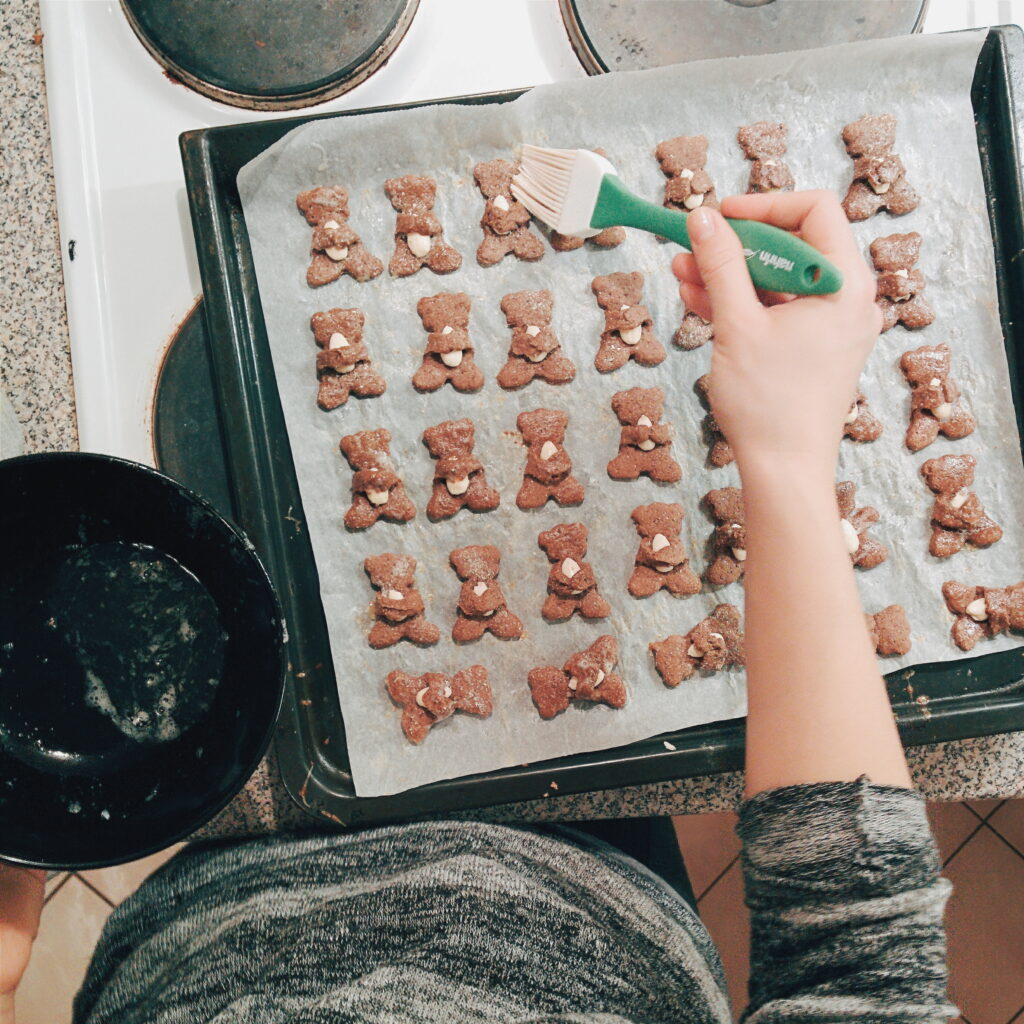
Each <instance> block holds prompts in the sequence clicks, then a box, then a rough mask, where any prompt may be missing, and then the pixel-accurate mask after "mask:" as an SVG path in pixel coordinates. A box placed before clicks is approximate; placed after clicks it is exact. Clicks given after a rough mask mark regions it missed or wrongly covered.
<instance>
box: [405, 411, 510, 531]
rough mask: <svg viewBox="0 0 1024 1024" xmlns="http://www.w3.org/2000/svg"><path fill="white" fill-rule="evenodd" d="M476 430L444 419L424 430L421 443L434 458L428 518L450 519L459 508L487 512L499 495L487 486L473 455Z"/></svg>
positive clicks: (467, 422)
mask: <svg viewBox="0 0 1024 1024" xmlns="http://www.w3.org/2000/svg"><path fill="white" fill-rule="evenodd" d="M475 437H476V428H475V427H474V426H473V421H472V420H469V419H461V420H445V422H444V423H438V424H437V426H434V427H427V429H426V430H424V431H423V441H424V443H425V444H426V446H427V450H428V451H429V452H430V454H431V455H432V456H433V457H434V458H435V459H437V463H436V464H435V466H434V483H433V490H432V492H431V495H430V500H429V501H428V502H427V515H428V516H430V518H431V519H449V518H451V517H452V516H453V515H455V513H456V512H458V511H459V510H460V509H463V508H468V509H470V511H472V512H490V511H491V509H495V508H497V507H498V505H499V504H500V503H501V496H500V495H499V494H498V492H497V491H496V490H495V489H494V488H493V487H491V486H490V484H488V483H487V474H486V473H485V471H484V465H483V463H482V462H481V461H480V460H479V459H478V458H477V457H476V456H475V455H474V454H473V447H474V441H475Z"/></svg>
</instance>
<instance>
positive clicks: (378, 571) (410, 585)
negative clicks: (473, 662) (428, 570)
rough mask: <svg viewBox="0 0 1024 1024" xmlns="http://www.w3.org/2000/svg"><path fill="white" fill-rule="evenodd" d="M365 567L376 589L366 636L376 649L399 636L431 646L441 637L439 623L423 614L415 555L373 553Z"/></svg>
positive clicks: (364, 562) (396, 641) (402, 638)
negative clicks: (429, 620) (371, 621)
mask: <svg viewBox="0 0 1024 1024" xmlns="http://www.w3.org/2000/svg"><path fill="white" fill-rule="evenodd" d="M363 570H364V571H365V572H366V575H367V576H369V577H370V584H371V586H372V587H373V588H374V589H375V590H376V591H377V593H376V594H375V595H374V598H373V606H372V609H371V610H372V612H373V616H374V623H373V625H372V626H371V627H370V633H369V636H368V637H367V639H368V641H369V644H370V646H371V647H372V648H374V650H380V649H381V648H384V647H391V646H392V645H393V644H397V643H398V641H399V640H410V641H412V643H414V644H421V645H423V646H429V645H430V644H436V643H437V641H438V640H439V639H440V638H441V631H440V630H439V629H438V628H437V626H435V625H433V624H432V623H430V622H427V620H426V618H425V617H424V605H423V597H422V595H421V594H420V592H419V591H418V590H417V589H416V559H415V558H413V557H412V555H394V554H390V553H389V554H384V555H371V556H370V557H369V558H367V559H364V561H363Z"/></svg>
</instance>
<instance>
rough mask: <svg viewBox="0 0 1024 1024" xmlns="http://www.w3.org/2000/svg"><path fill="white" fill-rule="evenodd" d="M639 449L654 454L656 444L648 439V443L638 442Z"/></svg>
mask: <svg viewBox="0 0 1024 1024" xmlns="http://www.w3.org/2000/svg"><path fill="white" fill-rule="evenodd" d="M637 448H639V449H640V451H642V452H652V451H654V442H653V441H652V440H650V438H648V439H647V440H646V441H640V442H638V443H637Z"/></svg>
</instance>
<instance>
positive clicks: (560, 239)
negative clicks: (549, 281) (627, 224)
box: [548, 149, 626, 252]
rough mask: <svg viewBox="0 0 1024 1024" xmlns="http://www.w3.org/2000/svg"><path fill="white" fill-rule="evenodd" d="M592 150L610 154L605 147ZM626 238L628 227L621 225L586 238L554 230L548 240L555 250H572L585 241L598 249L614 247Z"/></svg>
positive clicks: (601, 153)
mask: <svg viewBox="0 0 1024 1024" xmlns="http://www.w3.org/2000/svg"><path fill="white" fill-rule="evenodd" d="M592 152H594V153H596V154H597V155H598V156H603V157H607V156H608V154H607V153H606V152H605V151H604V150H603V149H595V150H593V151H592ZM625 240H626V229H625V228H620V227H613V228H605V229H604V230H603V231H599V232H598V233H597V234H596V235H591V236H590V238H588V239H586V240H584V239H582V238H578V237H577V236H576V235H563V234H559V232H557V231H554V230H553V231H552V232H551V233H550V234H549V235H548V241H549V242H550V243H551V248H552V249H554V250H555V252H572V251H573V250H575V249H579V248H581V247H582V246H583V245H584V244H585V241H586V242H589V243H590V244H591V245H593V246H596V247H597V248H598V249H614V248H615V247H616V246H617V245H622V243H623V242H624V241H625Z"/></svg>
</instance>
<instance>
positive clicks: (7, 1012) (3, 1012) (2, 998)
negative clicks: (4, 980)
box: [0, 992, 14, 1024]
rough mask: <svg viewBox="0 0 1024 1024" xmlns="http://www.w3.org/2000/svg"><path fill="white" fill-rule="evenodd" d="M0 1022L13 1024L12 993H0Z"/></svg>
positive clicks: (0, 1023) (1, 1023)
mask: <svg viewBox="0 0 1024 1024" xmlns="http://www.w3.org/2000/svg"><path fill="white" fill-rule="evenodd" d="M0 1024H14V993H13V992H8V993H0Z"/></svg>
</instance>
